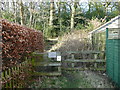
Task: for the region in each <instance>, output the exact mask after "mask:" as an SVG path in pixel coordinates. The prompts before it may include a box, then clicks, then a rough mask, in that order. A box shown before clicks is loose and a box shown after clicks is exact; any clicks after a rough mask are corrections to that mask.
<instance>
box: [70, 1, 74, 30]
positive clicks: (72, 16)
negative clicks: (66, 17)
mask: <svg viewBox="0 0 120 90" xmlns="http://www.w3.org/2000/svg"><path fill="white" fill-rule="evenodd" d="M71 9H72V11H71V26H70V28H71V30H73V29H74V16H75V2H73V5H72V6H71Z"/></svg>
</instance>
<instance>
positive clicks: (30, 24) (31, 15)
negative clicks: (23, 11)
mask: <svg viewBox="0 0 120 90" xmlns="http://www.w3.org/2000/svg"><path fill="white" fill-rule="evenodd" d="M29 12H30V20H29V21H30V23H29V27H31V26H32V17H33V14H32V2H30V10H29Z"/></svg>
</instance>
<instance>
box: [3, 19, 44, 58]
mask: <svg viewBox="0 0 120 90" xmlns="http://www.w3.org/2000/svg"><path fill="white" fill-rule="evenodd" d="M43 50H44V41H43V34H42V32H41V31H38V30H34V29H30V28H27V27H26V26H22V25H19V24H15V23H11V22H8V21H7V20H2V58H3V60H18V59H21V58H22V57H24V56H25V55H27V54H29V53H31V52H34V51H39V52H43Z"/></svg>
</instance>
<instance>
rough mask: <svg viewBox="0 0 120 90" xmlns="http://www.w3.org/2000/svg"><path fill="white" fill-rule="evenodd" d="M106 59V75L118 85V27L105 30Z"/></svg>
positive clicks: (119, 48) (119, 82)
mask: <svg viewBox="0 0 120 90" xmlns="http://www.w3.org/2000/svg"><path fill="white" fill-rule="evenodd" d="M106 61H107V65H106V66H107V68H106V70H107V74H108V76H109V77H110V78H111V79H112V80H113V81H114V82H115V83H116V84H117V85H118V86H120V28H108V29H107V30H106Z"/></svg>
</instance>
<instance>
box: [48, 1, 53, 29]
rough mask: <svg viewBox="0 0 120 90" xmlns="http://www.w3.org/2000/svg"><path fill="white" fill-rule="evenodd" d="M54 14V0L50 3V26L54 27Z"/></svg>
mask: <svg viewBox="0 0 120 90" xmlns="http://www.w3.org/2000/svg"><path fill="white" fill-rule="evenodd" d="M53 14H54V0H51V1H50V20H49V26H50V27H52V26H53Z"/></svg>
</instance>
